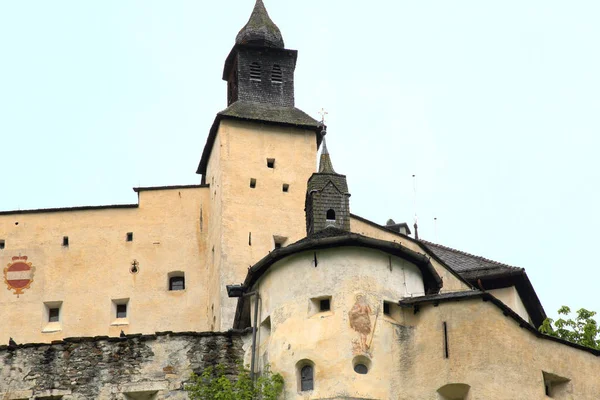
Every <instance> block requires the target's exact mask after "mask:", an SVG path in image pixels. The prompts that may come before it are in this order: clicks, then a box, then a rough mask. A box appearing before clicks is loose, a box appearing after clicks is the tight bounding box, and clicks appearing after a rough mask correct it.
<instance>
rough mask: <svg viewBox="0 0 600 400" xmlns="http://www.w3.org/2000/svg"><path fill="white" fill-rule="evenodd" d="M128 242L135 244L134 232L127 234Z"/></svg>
mask: <svg viewBox="0 0 600 400" xmlns="http://www.w3.org/2000/svg"><path fill="white" fill-rule="evenodd" d="M127 241H128V242H133V232H127Z"/></svg>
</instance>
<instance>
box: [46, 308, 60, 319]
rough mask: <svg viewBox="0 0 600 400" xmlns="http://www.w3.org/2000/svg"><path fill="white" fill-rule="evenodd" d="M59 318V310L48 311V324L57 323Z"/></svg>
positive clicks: (51, 309)
mask: <svg viewBox="0 0 600 400" xmlns="http://www.w3.org/2000/svg"><path fill="white" fill-rule="evenodd" d="M59 317H60V308H58V307H56V308H50V309H48V322H58V320H59Z"/></svg>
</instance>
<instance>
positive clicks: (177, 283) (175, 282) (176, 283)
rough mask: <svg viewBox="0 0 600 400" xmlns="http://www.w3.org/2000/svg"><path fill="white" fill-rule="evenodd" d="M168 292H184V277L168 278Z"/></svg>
mask: <svg viewBox="0 0 600 400" xmlns="http://www.w3.org/2000/svg"><path fill="white" fill-rule="evenodd" d="M169 290H185V277H183V276H172V277H171V278H169Z"/></svg>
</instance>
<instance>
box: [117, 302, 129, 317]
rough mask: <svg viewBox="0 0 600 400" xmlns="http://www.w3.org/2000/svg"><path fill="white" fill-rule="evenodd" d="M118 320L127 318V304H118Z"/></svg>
mask: <svg viewBox="0 0 600 400" xmlns="http://www.w3.org/2000/svg"><path fill="white" fill-rule="evenodd" d="M117 318H127V304H117Z"/></svg>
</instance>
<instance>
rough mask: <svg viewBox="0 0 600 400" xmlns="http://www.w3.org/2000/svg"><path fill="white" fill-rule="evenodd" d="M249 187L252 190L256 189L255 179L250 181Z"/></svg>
mask: <svg viewBox="0 0 600 400" xmlns="http://www.w3.org/2000/svg"><path fill="white" fill-rule="evenodd" d="M250 187H251V188H252V189H254V188H255V187H256V179H254V178H252V179H250Z"/></svg>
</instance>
